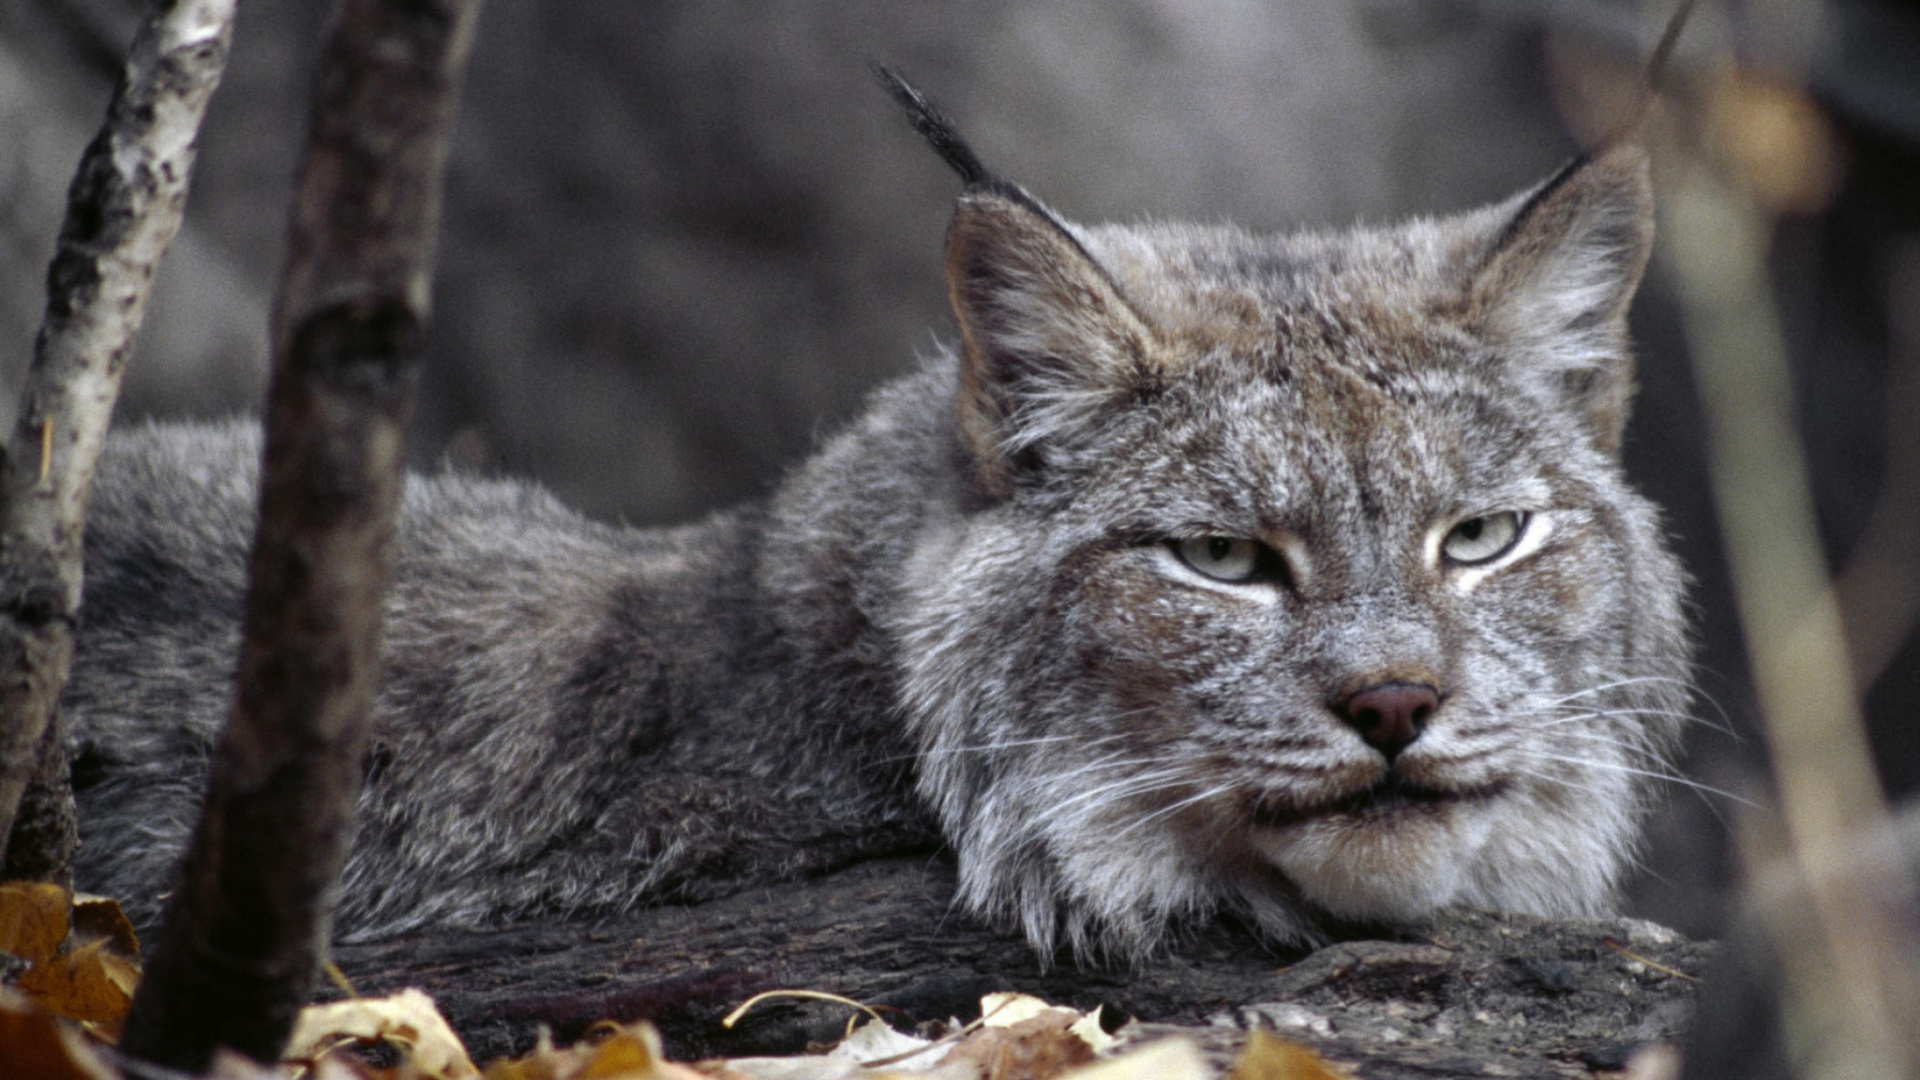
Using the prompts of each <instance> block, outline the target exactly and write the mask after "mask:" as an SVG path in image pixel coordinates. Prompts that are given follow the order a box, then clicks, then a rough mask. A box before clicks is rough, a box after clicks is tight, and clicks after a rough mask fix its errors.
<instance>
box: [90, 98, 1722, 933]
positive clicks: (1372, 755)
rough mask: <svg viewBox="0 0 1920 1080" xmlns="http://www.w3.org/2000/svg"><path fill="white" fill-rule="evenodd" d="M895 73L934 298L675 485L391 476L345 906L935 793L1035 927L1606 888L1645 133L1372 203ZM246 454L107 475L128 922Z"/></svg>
mask: <svg viewBox="0 0 1920 1080" xmlns="http://www.w3.org/2000/svg"><path fill="white" fill-rule="evenodd" d="M893 89H894V91H895V93H896V96H898V97H899V98H901V100H902V101H903V103H904V104H905V105H906V107H907V108H908V111H909V115H910V117H911V118H912V119H913V121H914V123H915V124H916V126H918V127H919V128H920V130H921V131H922V133H923V134H924V135H926V136H927V137H928V139H929V140H930V141H931V142H932V144H933V145H934V147H935V149H936V150H938V151H939V152H940V153H941V155H942V156H943V157H945V158H946V160H947V161H948V163H949V164H950V165H952V166H953V167H954V168H955V169H956V170H957V171H958V172H959V174H960V176H961V178H962V180H963V181H964V182H965V188H964V192H963V194H962V195H961V196H960V197H959V199H958V203H957V206H956V208H955V211H954V216H953V220H952V224H951V226H950V228H949V231H948V234H947V241H946V253H945V276H946V282H947V286H948V290H949V293H950V296H951V300H952V306H953V312H954V315H955V318H956V320H957V324H958V331H959V333H958V340H957V341H956V342H954V344H953V345H952V346H951V347H950V348H948V349H946V350H945V351H942V352H941V353H940V354H939V355H937V356H935V357H934V358H932V359H931V360H930V361H929V362H926V363H924V364H923V365H922V366H921V367H920V369H919V370H918V371H916V372H914V373H912V374H909V375H907V376H906V377H904V378H902V379H900V380H899V381H898V382H896V383H894V384H892V385H890V386H886V387H884V388H882V389H880V390H879V391H878V392H877V393H876V394H875V395H874V396H873V398H872V400H871V404H870V407H869V409H868V411H867V412H866V414H865V416H864V418H862V419H860V420H859V421H858V422H856V423H855V424H853V425H852V427H851V428H850V429H849V430H846V431H844V432H842V433H840V434H839V435H838V436H837V437H834V438H832V439H831V440H829V441H827V442H826V443H825V444H824V446H823V447H822V448H821V449H820V450H819V452H818V453H817V455H816V456H814V457H813V458H812V459H811V460H810V461H808V462H806V463H805V464H804V465H803V466H801V467H800V468H799V469H798V470H797V471H795V472H794V473H793V474H792V475H791V476H790V477H789V478H788V479H787V480H786V481H785V482H784V483H783V484H782V485H781V486H780V487H779V488H778V489H777V490H776V491H774V492H773V493H772V494H771V495H770V497H768V498H766V499H765V500H764V501H761V502H757V503H753V504H749V505H746V506H743V507H740V508H738V509H734V510H730V511H727V512H723V513H720V514H717V515H715V516H713V517H711V518H709V519H707V520H705V521H703V522H700V523H698V524H693V525H688V526H685V527H682V528H677V529H671V530H665V531H642V530H634V529H627V528H617V527H612V526H607V525H601V524H595V523H593V522H590V521H587V520H584V519H582V518H581V517H579V516H577V515H575V514H573V513H572V512H570V511H568V510H566V509H565V508H563V507H561V506H560V505H558V504H557V503H556V502H555V501H554V500H553V499H552V498H550V497H549V496H548V495H547V494H545V493H544V492H542V491H541V490H540V489H538V488H536V487H534V486H532V485H529V484H525V483H518V482H512V481H502V480H489V479H477V478H473V477H469V476H463V475H456V474H453V473H443V474H440V475H425V476H416V477H414V478H412V479H411V480H410V481H409V485H408V488H407V491H406V495H405V499H404V506H403V509H402V516H401V520H400V524H399V535H398V542H397V543H398V546H397V550H398V556H397V557H398V563H397V569H396V585H395V588H394V590H393V593H392V596H391V598H390V600H389V604H388V609H387V628H386V644H385V657H386V661H385V676H384V683H383V686H382V689H381V691H380V696H379V701H378V706H377V711H376V717H375V721H374V722H375V731H374V741H373V749H372V751H371V752H370V754H369V757H368V759H367V762H366V782H365V789H364V794H363V797H362V801H361V806H360V811H359V816H358V823H357V826H356V829H357V831H356V834H355V837H354V841H353V847H352V854H351V856H350V859H349V863H348V866H347V870H346V873H345V879H344V882H343V885H342V894H341V901H340V907H339V910H338V914H337V926H338V927H339V928H340V930H341V931H342V932H343V933H344V934H345V935H346V936H349V937H359V938H367V937H372V936H378V935H387V934H393V933H396V932H400V931H403V930H406V929H409V928H417V927H422V926H427V925H483V924H489V923H495V922H500V921H504V920H510V919H516V918H523V917H529V916H536V915H540V914H543V913H564V912H579V911H588V910H592V911H610V910H618V909H622V908H625V907H628V906H631V905H635V904H641V903H652V902H660V901H667V900H697V899H701V898H705V897H711V896H717V895H722V894H725V893H727V892H731V891H737V890H739V889H741V888H744V887H746V886H747V885H750V884H755V883H766V882H772V881H777V880H781V879H791V878H793V877H795V876H799V875H806V874H814V873H819V872H823V871H827V870H830V869H832V868H834V867H837V866H841V865H844V864H847V863H849V862H852V861H855V860H859V859H862V858H867V857H871V856H875V855H881V854H886V853H892V852H901V851H913V850H927V849H929V848H931V847H933V846H934V845H936V844H939V845H944V846H945V847H946V848H948V849H950V851H951V852H952V854H953V856H954V857H955V858H956V859H957V864H958V875H959V895H960V899H961V901H962V902H963V903H964V905H965V907H967V908H968V909H970V910H971V911H973V912H975V913H977V914H978V915H980V916H982V917H985V918H987V919H991V920H995V921H997V922H1000V923H1003V924H1006V925H1009V926H1012V927H1017V928H1018V929H1019V930H1020V931H1022V932H1024V934H1025V935H1026V937H1027V938H1028V939H1029V940H1030V941H1031V942H1032V944H1033V946H1034V947H1035V948H1036V949H1038V950H1040V952H1041V953H1042V954H1043V955H1047V956H1050V955H1052V954H1053V953H1054V952H1055V951H1056V950H1059V949H1062V948H1071V949H1073V950H1076V951H1077V953H1078V955H1080V956H1082V957H1086V956H1095V955H1116V956H1127V955H1135V956H1137V955H1140V954H1142V953H1143V952H1145V951H1147V950H1151V949H1153V948H1154V947H1155V946H1156V944H1157V943H1159V942H1161V941H1163V940H1164V939H1165V937H1166V935H1167V931H1168V930H1169V928H1170V927H1173V926H1177V925H1179V924H1180V923H1182V922H1183V921H1185V920H1193V919H1201V918H1206V917H1208V916H1210V915H1212V914H1214V913H1219V912H1232V913H1236V914H1237V915H1238V916H1239V917H1241V918H1244V919H1246V920H1249V921H1250V922H1252V923H1253V924H1255V925H1257V926H1258V927H1259V928H1261V929H1262V930H1263V931H1264V932H1266V933H1267V934H1268V935H1270V936H1271V937H1272V938H1274V939H1276V940H1281V941H1312V940H1316V939H1318V938H1320V937H1321V936H1323V935H1324V934H1325V933H1327V930H1328V928H1329V927H1330V926H1336V925H1339V924H1342V923H1348V922H1365V923H1408V922H1417V921H1419V920H1421V919H1423V918H1424V917H1426V916H1428V915H1430V914H1431V913H1433V912H1434V911H1436V910H1437V909H1439V908H1441V907H1443V906H1445V905H1450V904H1472V905H1480V906H1487V907H1493V908H1500V909H1509V910H1514V911H1523V912H1532V913H1537V914H1543V915H1553V916H1572V915H1587V914H1597V913H1601V912H1603V911H1605V910H1606V909H1607V908H1608V907H1609V905H1610V904H1611V903H1612V902H1613V900H1614V897H1615V893H1616V889H1617V886H1618V884H1619V882H1620V879H1621V877H1622V874H1623V870H1624V869H1625V868H1626V867H1627V866H1628V865H1629V864H1630V863H1631V861H1632V858H1633V852H1634V850H1635V846H1636V836H1637V831H1638V823H1639V821H1640V819H1641V817H1642V816H1643V814H1644V812H1645V811H1646V809H1647V805H1648V801H1649V798H1650V794H1651V790H1652V787H1653V786H1654V781H1653V780H1652V779H1651V778H1652V777H1654V776H1655V775H1656V774H1659V773H1661V772H1663V771H1665V770H1667V769H1668V768H1669V766H1668V765H1667V761H1668V757H1669V754H1670V753H1671V751H1672V750H1673V748H1674V745H1675V742H1676V739H1677V734H1678V731H1679V729H1680V728H1681V726H1682V725H1683V722H1684V717H1685V712H1686V709H1687V706H1688V698H1687V689H1686V686H1687V678H1688V665H1689V645H1688V640H1687V631H1686V627H1685V621H1684V618H1683V615H1682V600H1683V592H1684V578H1683V574H1682V571H1681V570H1680V568H1679V566H1678V565H1677V563H1676V562H1675V560H1674V558H1673V557H1672V556H1671V555H1670V554H1669V553H1668V551H1667V550H1666V548H1665V547H1664V545H1663V540H1662V535H1661V525H1660V521H1659V517H1658V514H1657V512H1656V511H1655V509H1654V508H1653V507H1652V506H1651V505H1649V504H1648V503H1647V502H1646V501H1645V500H1644V499H1642V498H1641V497H1640V496H1639V495H1637V494H1636V493H1635V492H1634V491H1633V489H1632V488H1631V487H1630V486H1629V485H1628V483H1627V481H1626V479H1625V477H1624V476H1623V474H1622V470H1621V466H1620V460H1619V450H1620V443H1621V435H1622V427H1623V425H1624V423H1625V422H1626V418H1627V406H1628V399H1629V397H1630V395H1631V390H1632V375H1631V360H1630V356H1629V348H1628V342H1627V335H1626V329H1625V317H1626V311H1627V307H1628V303H1629V300H1630V299H1631V297H1632V295H1633V292H1634V290H1635V287H1636V285H1637V283H1638V281H1639V279H1640V276H1641V272H1642V269H1643V267H1644V265H1645V263H1646V260H1647V256H1648V250H1649V245H1650V243H1651V227H1652V226H1651V220H1652V215H1651V196H1650V190H1649V182H1648V177H1647V167H1646V163H1645V160H1644V158H1643V156H1642V154H1641V153H1640V152H1639V151H1638V150H1636V149H1634V148H1632V147H1631V146H1624V145H1623V146H1615V147H1612V148H1609V149H1606V150H1604V151H1602V152H1599V153H1596V154H1594V155H1591V156H1588V157H1583V158H1581V159H1579V160H1576V161H1575V162H1573V163H1572V164H1570V165H1568V166H1567V167H1566V168H1564V169H1562V170H1561V171H1560V172H1559V173H1558V174H1556V175H1555V176H1553V177H1552V178H1551V179H1549V180H1547V181H1546V182H1545V183H1543V184H1541V185H1539V186H1537V187H1535V188H1533V189H1531V190H1529V191H1526V192H1524V193H1522V194H1520V195H1518V196H1515V197H1514V198H1512V199H1510V200H1508V201H1506V202H1503V203H1500V204H1498V205H1495V206H1491V207H1487V208H1484V209H1479V210H1475V211H1472V212H1469V213H1464V214H1460V215H1457V216H1453V217H1445V218H1438V219H1431V220H1427V219H1423V220H1416V221H1413V222H1409V223H1406V224H1403V225H1399V226H1396V227H1367V228H1351V229H1347V230H1344V231H1307V232H1296V233H1290V234H1284V235H1256V234H1253V233H1249V232H1244V231H1241V230H1239V229H1237V228H1232V227H1225V226H1196V225H1180V224H1159V223H1156V224H1147V225H1099V226H1084V225H1079V224H1075V223H1073V222H1070V221H1068V220H1067V219H1065V218H1064V217H1062V216H1060V215H1059V214H1057V213H1055V212H1054V211H1053V210H1051V209H1049V208H1048V207H1047V206H1045V205H1043V204H1042V203H1041V202H1040V201H1039V200H1038V199H1036V198H1035V197H1034V196H1032V195H1031V194H1029V193H1028V192H1027V191H1026V190H1024V189H1023V188H1021V187H1018V186H1016V185H1014V184H1012V183H1009V182H1007V181H1005V180H1002V179H1000V178H998V177H997V176H995V175H994V174H992V173H990V172H989V171H987V170H986V169H985V168H984V167H983V166H981V164H980V163H979V161H978V159H977V158H976V157H975V156H974V155H973V153H972V152H971V151H970V150H968V149H967V147H966V146H965V145H964V144H963V143H962V142H961V141H960V140H959V138H958V136H957V135H956V134H955V133H954V130H953V128H952V126H951V125H950V124H948V123H947V122H946V121H945V120H944V119H943V118H942V117H940V116H939V115H938V114H937V113H935V112H934V111H933V110H932V109H931V108H930V107H929V106H928V105H927V104H926V103H925V101H924V100H923V99H921V98H919V97H918V95H917V94H915V93H914V92H912V91H911V90H909V89H907V88H905V86H904V84H897V85H895V86H894V88H893ZM257 455H258V436H257V435H256V433H255V431H254V429H253V427H252V426H251V425H250V424H247V423H243V422H233V423H228V424H224V425H210V426H151V427H146V428H142V429H136V430H131V431H126V432H123V433H121V434H119V435H118V436H117V437H116V439H115V440H114V441H113V443H112V444H111V447H110V449H109V451H108V455H107V458H106V460H105V462H104V464H103V466H102V468H101V471H100V474H99V479H98V486H97V489H96V494H95V498H94V503H93V512H92V519H91V522H90V524H89V532H88V536H87V549H86V550H87V574H88V583H87V593H86V601H85V609H84V612H83V616H82V625H81V628H80V638H79V650H78V656H77V659H76V660H75V667H74V677H73V682H72V684H71V686H70V687H69V689H68V691H67V693H66V696H65V698H64V708H65V710H66V712H67V715H68V716H69V717H70V718H71V722H72V725H73V732H74V734H73V740H72V751H73V755H74V758H73V760H74V781H75V787H76V789H77V791H78V795H79V800H80V805H81V816H82V828H83V833H84V835H83V853H82V861H81V867H80V878H81V882H82V884H83V885H84V886H85V887H87V888H90V889H93V890H96V891H103V892H109V893H112V894H115V895H117V896H120V897H122V898H124V900H125V901H126V902H127V903H128V904H129V906H130V909H131V910H132V911H133V912H134V914H135V915H136V918H138V919H140V920H143V921H146V920H151V919H152V918H153V917H154V915H155V913H156V911H157V909H158V903H159V899H160V897H161V895H162V894H163V892H164V890H165V889H166V887H167V883H168V875H169V872H170V870H169V868H170V865H171V864H172V862H173V860H174V859H175V857H176V855H177V854H178V852H179V851H180V849H181V847H182V845H183V843H184V839H185V837H186V836H187V834H188V832H189V829H190V825H191V819H192V817H193V814H194V812H195V805H196V800H197V797H198V791H199V788H200V786H201V784H202V782H203V779H204V775H205V772H206V763H207V759H208V756H209V750H210V746H211V742H212V740H213V738H214V736H215V730H216V727H217V725H218V723H219V721H220V719H221V717H222V715H223V713H224V711H225V708H226V705H227V699H228V692H229V691H228V689H227V680H228V675H229V673H230V671H231V669H232V664H233V657H234V656H235V654H236V651H237V640H238V632H239V622H240V609H241V601H242V593H243V588H244V582H243V566H244V564H245V558H244V556H245V551H246V547H247V544H248V540H249V533H250V524H249V518H250V513H251V509H252V505H253V497H254V483H255V474H254V462H255V459H256V457H257Z"/></svg>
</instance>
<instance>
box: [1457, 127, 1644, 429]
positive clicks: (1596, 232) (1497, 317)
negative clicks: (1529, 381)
mask: <svg viewBox="0 0 1920 1080" xmlns="http://www.w3.org/2000/svg"><path fill="white" fill-rule="evenodd" d="M1652 249H1653V189H1652V185H1651V183H1650V182H1649V180H1648V177H1647V158H1646V155H1645V153H1643V152H1642V151H1641V150H1640V149H1639V148H1638V147H1635V146H1631V145H1621V146H1615V147H1613V148H1611V149H1609V150H1607V151H1606V152H1604V153H1602V154H1600V155H1598V156H1597V157H1593V158H1590V159H1589V158H1582V159H1579V160H1576V161H1574V162H1573V163H1572V164H1570V165H1568V166H1567V167H1566V168H1565V169H1563V170H1561V172H1560V173H1559V174H1558V175H1556V176H1555V177H1554V178H1553V179H1551V180H1548V181H1547V182H1546V183H1545V184H1543V185H1541V186H1540V187H1539V188H1537V189H1535V190H1534V191H1532V192H1530V193H1528V194H1526V195H1523V196H1521V197H1520V198H1519V199H1517V200H1515V205H1514V209H1513V210H1512V212H1511V213H1510V214H1508V215H1507V216H1506V217H1505V218H1504V224H1503V225H1502V226H1501V227H1500V228H1499V230H1498V231H1497V232H1496V234H1495V236H1494V239H1493V242H1492V243H1491V245H1489V247H1488V248H1487V249H1486V251H1485V254H1484V256H1483V257H1482V260H1481V262H1480V264H1479V266H1478V268H1477V269H1476V271H1475V272H1474V274H1473V277H1472V281H1471V284H1470V285H1469V287H1468V294H1467V306H1468V311H1469V313H1470V316H1469V317H1470V319H1471V320H1472V321H1473V322H1475V323H1476V324H1477V325H1478V328H1479V329H1480V331H1481V332H1482V333H1483V334H1484V335H1485V336H1486V337H1487V338H1488V339H1489V340H1490V341H1493V342H1494V343H1496V344H1498V345H1500V346H1502V347H1503V348H1505V349H1506V350H1508V351H1509V352H1510V353H1511V355H1512V359H1513V362H1514V363H1516V364H1518V365H1521V366H1522V367H1523V368H1524V369H1525V373H1526V375H1527V376H1528V377H1530V378H1533V379H1538V380H1539V381H1540V382H1541V383H1542V384H1543V386H1544V388H1546V389H1548V390H1549V391H1550V392H1552V393H1554V394H1556V395H1557V396H1558V397H1559V398H1560V399H1562V400H1564V401H1566V402H1567V404H1568V405H1570V406H1572V407H1573V408H1574V409H1576V410H1577V411H1578V412H1579V413H1580V414H1581V415H1582V416H1583V417H1584V418H1585V419H1586V421H1587V422H1588V426H1589V430H1590V431H1591V432H1592V435H1593V438H1594V441H1595V442H1596V443H1597V444H1598V445H1599V446H1601V447H1602V448H1603V449H1606V450H1607V451H1609V452H1613V451H1616V450H1618V449H1619V446H1620V437H1621V430H1622V428H1623V427H1624V426H1625V424H1626V419H1627V402H1628V399H1629V398H1631V397H1632V394H1633V370H1632V368H1633V364H1632V358H1631V356H1630V350H1629V348H1628V344H1627V305H1628V302H1629V301H1631V300H1632V299H1633V291H1634V289H1635V288H1636V287H1637V286H1638V285H1639V283H1640V275H1641V273H1642V271H1644V270H1645V269H1646V265H1647V256H1648V254H1649V253H1650V252H1651V251H1652Z"/></svg>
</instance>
